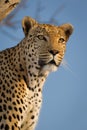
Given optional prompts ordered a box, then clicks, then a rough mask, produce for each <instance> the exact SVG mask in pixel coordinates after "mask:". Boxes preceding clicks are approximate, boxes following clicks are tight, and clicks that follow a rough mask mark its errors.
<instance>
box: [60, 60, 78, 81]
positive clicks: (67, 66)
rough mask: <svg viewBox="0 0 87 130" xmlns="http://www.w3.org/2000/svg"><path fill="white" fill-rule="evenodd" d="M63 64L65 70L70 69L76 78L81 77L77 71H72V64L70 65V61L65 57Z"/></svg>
mask: <svg viewBox="0 0 87 130" xmlns="http://www.w3.org/2000/svg"><path fill="white" fill-rule="evenodd" d="M61 66H62V67H63V68H64V69H65V70H68V71H69V72H71V73H72V75H73V76H74V77H75V78H77V79H79V76H78V75H77V74H76V73H75V72H73V71H72V69H71V66H70V65H69V63H68V62H67V61H66V60H65V59H63V60H62V62H61Z"/></svg>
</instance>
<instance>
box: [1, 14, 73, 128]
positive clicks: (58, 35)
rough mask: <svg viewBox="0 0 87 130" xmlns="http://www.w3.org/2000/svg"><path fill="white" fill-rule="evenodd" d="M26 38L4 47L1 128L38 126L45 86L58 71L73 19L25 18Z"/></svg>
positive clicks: (2, 54)
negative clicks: (44, 20) (55, 21)
mask: <svg viewBox="0 0 87 130" xmlns="http://www.w3.org/2000/svg"><path fill="white" fill-rule="evenodd" d="M22 28H23V32H24V35H25V36H24V38H23V39H22V40H21V41H20V42H19V43H18V44H17V45H15V46H14V47H10V48H7V49H5V50H2V51H0V130H35V129H36V124H37V122H38V119H39V115H40V110H41V106H42V99H43V98H42V95H43V86H44V83H45V81H46V79H47V77H48V75H49V74H50V73H51V72H53V71H57V69H58V67H59V66H60V64H61V62H62V60H63V58H64V55H65V52H66V45H67V41H68V39H69V37H70V36H71V34H72V32H73V26H72V24H70V23H65V24H62V25H59V26H57V25H53V24H48V23H47V24H46V23H45V24H44V23H39V22H38V21H37V20H35V19H33V18H31V17H29V16H25V17H24V18H23V19H22Z"/></svg>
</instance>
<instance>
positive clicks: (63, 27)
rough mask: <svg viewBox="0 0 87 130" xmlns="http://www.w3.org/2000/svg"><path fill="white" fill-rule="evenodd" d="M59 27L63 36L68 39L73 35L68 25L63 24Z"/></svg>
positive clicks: (71, 27) (71, 28) (70, 26)
mask: <svg viewBox="0 0 87 130" xmlns="http://www.w3.org/2000/svg"><path fill="white" fill-rule="evenodd" d="M60 27H61V28H62V29H63V30H64V31H65V34H66V36H67V37H68V38H69V36H70V35H71V34H72V33H73V26H72V25H71V24H69V23H67V24H63V25H61V26H60Z"/></svg>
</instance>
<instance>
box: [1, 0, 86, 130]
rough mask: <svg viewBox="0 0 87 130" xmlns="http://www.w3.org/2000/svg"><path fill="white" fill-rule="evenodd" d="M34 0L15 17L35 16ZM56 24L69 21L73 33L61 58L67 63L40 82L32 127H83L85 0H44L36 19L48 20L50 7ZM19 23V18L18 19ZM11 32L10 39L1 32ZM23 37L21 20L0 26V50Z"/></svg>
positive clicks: (81, 129)
mask: <svg viewBox="0 0 87 130" xmlns="http://www.w3.org/2000/svg"><path fill="white" fill-rule="evenodd" d="M38 4H39V3H38V0H29V2H27V8H24V9H21V11H20V12H18V14H17V15H16V17H15V18H14V20H15V19H18V20H19V19H20V20H21V19H22V18H23V17H24V16H25V15H29V16H31V17H33V18H36V17H35V16H36V8H37V5H38ZM61 5H64V8H63V9H62V10H61V11H60V12H58V14H57V13H56V16H55V20H56V21H58V24H62V23H67V22H70V23H72V24H73V26H74V33H73V35H72V36H71V38H70V39H69V41H68V43H67V51H66V55H65V59H66V61H67V64H68V67H66V68H65V67H63V66H60V68H59V69H58V71H57V72H55V73H51V74H50V75H49V77H48V79H47V81H46V83H45V85H44V90H43V105H42V109H41V113H40V119H39V122H38V125H37V127H36V130H87V0H82V1H81V0H61V1H59V0H44V1H42V4H41V6H42V7H41V8H43V7H45V8H44V10H41V12H40V13H39V15H40V18H39V21H44V22H46V21H49V18H50V17H51V16H52V14H53V13H54V11H55V10H56V9H57V8H60V6H61ZM19 23H21V22H19ZM2 29H5V30H6V31H8V32H9V33H11V34H13V36H15V37H16V38H17V39H16V40H14V39H12V38H10V37H8V36H6V34H4V33H3V32H2ZM23 37H24V35H23V32H22V29H21V24H20V25H19V26H17V28H16V29H15V28H14V29H9V28H7V27H2V26H1V29H0V50H2V49H5V48H8V47H11V46H14V45H16V44H17V43H18V42H19V41H20V40H21V39H22V38H23Z"/></svg>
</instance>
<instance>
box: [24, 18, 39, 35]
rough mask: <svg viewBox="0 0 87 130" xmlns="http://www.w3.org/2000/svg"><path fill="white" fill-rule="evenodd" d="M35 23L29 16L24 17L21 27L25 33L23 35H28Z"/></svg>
mask: <svg viewBox="0 0 87 130" xmlns="http://www.w3.org/2000/svg"><path fill="white" fill-rule="evenodd" d="M35 24H37V22H36V21H35V20H34V19H33V18H31V17H28V16H26V17H24V18H23V20H22V28H23V31H24V33H25V36H27V35H28V32H29V31H30V29H31V28H32V27H33V26H34V25H35Z"/></svg>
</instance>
